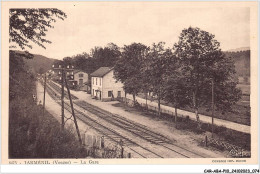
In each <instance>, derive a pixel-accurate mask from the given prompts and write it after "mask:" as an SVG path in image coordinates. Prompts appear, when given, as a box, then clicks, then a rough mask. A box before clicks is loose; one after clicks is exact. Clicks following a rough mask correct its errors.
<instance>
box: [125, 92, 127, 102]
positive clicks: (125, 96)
mask: <svg viewBox="0 0 260 174" xmlns="http://www.w3.org/2000/svg"><path fill="white" fill-rule="evenodd" d="M125 104H127V100H126V92H125Z"/></svg>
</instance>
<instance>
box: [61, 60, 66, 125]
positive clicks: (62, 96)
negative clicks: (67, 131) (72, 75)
mask: <svg viewBox="0 0 260 174" xmlns="http://www.w3.org/2000/svg"><path fill="white" fill-rule="evenodd" d="M65 79H66V77H65ZM64 117H65V116H64V67H63V65H62V68H61V128H62V130H64V124H65V122H64Z"/></svg>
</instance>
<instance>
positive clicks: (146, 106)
mask: <svg viewBox="0 0 260 174" xmlns="http://www.w3.org/2000/svg"><path fill="white" fill-rule="evenodd" d="M145 108H146V109H148V105H147V92H146V93H145Z"/></svg>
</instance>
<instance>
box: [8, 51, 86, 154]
mask: <svg viewBox="0 0 260 174" xmlns="http://www.w3.org/2000/svg"><path fill="white" fill-rule="evenodd" d="M9 80H10V83H9V84H10V88H9V158H83V157H86V152H85V150H84V149H83V148H81V146H79V143H78V140H77V139H76V137H75V136H74V134H73V131H70V130H65V131H61V129H60V124H59V123H58V121H57V120H56V119H55V118H54V117H53V116H52V115H50V114H49V113H48V112H47V111H45V115H44V117H43V115H42V112H43V110H42V106H41V105H37V104H36V102H35V101H34V100H33V95H35V93H36V91H35V77H34V75H33V74H32V73H31V72H30V71H28V67H26V65H25V64H24V61H23V60H22V59H21V57H19V56H17V55H15V54H14V53H11V54H10V78H9Z"/></svg>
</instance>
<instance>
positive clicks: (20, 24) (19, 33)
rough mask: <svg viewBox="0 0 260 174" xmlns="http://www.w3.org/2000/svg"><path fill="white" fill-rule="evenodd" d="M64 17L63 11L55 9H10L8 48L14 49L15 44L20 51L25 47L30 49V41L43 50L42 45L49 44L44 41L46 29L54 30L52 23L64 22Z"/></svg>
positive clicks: (47, 41)
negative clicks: (57, 20) (58, 20)
mask: <svg viewBox="0 0 260 174" xmlns="http://www.w3.org/2000/svg"><path fill="white" fill-rule="evenodd" d="M66 17H67V16H66V14H65V13H64V12H63V11H61V10H58V9H56V8H41V9H35V8H26V9H10V11H9V19H10V27H9V43H10V44H12V45H11V46H10V48H16V44H17V45H18V46H19V47H20V48H21V49H22V50H24V49H25V48H26V47H28V48H31V49H32V45H31V44H30V41H31V42H34V43H35V44H37V45H39V46H41V47H43V48H45V46H44V45H43V44H44V43H51V41H49V40H47V39H45V36H46V32H47V31H48V28H54V27H53V25H52V23H53V22H56V19H57V18H58V19H61V20H64V18H66Z"/></svg>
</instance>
